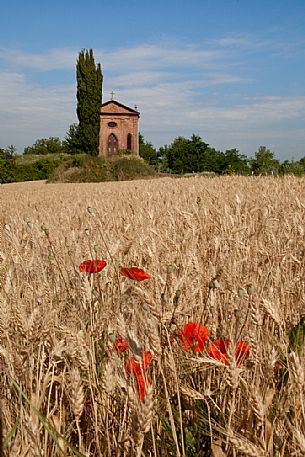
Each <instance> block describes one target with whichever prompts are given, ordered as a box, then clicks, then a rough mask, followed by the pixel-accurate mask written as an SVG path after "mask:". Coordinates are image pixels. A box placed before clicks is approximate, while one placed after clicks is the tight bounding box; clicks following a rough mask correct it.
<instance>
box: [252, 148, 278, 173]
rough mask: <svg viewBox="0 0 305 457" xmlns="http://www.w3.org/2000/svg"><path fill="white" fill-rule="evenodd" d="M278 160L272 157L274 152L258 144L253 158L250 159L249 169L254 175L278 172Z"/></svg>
mask: <svg viewBox="0 0 305 457" xmlns="http://www.w3.org/2000/svg"><path fill="white" fill-rule="evenodd" d="M279 167H280V164H279V161H278V160H276V159H275V158H274V153H273V152H272V151H270V149H268V148H266V146H260V147H259V149H258V151H257V152H256V153H255V159H252V160H251V169H252V171H253V172H254V174H255V175H259V174H264V175H269V174H278V172H279Z"/></svg>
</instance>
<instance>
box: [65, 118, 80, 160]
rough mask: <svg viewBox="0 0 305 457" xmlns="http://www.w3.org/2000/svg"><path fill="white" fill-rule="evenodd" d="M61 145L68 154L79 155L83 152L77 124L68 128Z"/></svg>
mask: <svg viewBox="0 0 305 457" xmlns="http://www.w3.org/2000/svg"><path fill="white" fill-rule="evenodd" d="M63 144H64V147H65V149H66V152H67V153H68V154H81V153H82V152H83V149H82V141H81V135H80V127H79V124H71V125H70V126H69V129H68V131H67V133H66V137H65V139H64V141H63Z"/></svg>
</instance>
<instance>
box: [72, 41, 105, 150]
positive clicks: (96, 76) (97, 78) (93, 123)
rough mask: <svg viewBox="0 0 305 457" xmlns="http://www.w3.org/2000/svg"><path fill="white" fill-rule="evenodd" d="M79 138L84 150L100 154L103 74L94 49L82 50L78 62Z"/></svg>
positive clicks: (77, 110)
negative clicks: (94, 54)
mask: <svg viewBox="0 0 305 457" xmlns="http://www.w3.org/2000/svg"><path fill="white" fill-rule="evenodd" d="M76 80H77V93H76V97H77V109H76V112H77V117H78V120H79V129H78V133H79V140H80V143H81V148H82V150H83V151H84V152H86V153H87V154H91V155H97V154H98V146H99V133H100V109H101V103H102V83H103V75H102V70H101V65H100V64H98V65H97V66H96V65H95V62H94V57H93V51H92V49H90V50H89V51H88V50H84V49H83V50H81V51H80V53H79V56H78V60H77V64H76Z"/></svg>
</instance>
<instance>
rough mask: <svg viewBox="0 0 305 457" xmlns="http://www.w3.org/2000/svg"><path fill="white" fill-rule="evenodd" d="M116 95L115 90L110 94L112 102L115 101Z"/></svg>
mask: <svg viewBox="0 0 305 457" xmlns="http://www.w3.org/2000/svg"><path fill="white" fill-rule="evenodd" d="M114 94H115V92H113V90H112V91H111V92H110V95H111V100H114Z"/></svg>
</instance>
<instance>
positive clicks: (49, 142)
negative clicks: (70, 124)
mask: <svg viewBox="0 0 305 457" xmlns="http://www.w3.org/2000/svg"><path fill="white" fill-rule="evenodd" d="M64 152H65V146H64V144H63V142H62V141H61V140H60V139H59V138H58V137H53V136H51V137H50V138H41V139H39V140H36V141H35V143H34V144H33V145H32V146H27V147H26V148H24V151H23V154H25V155H27V154H37V155H47V154H62V153H64Z"/></svg>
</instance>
